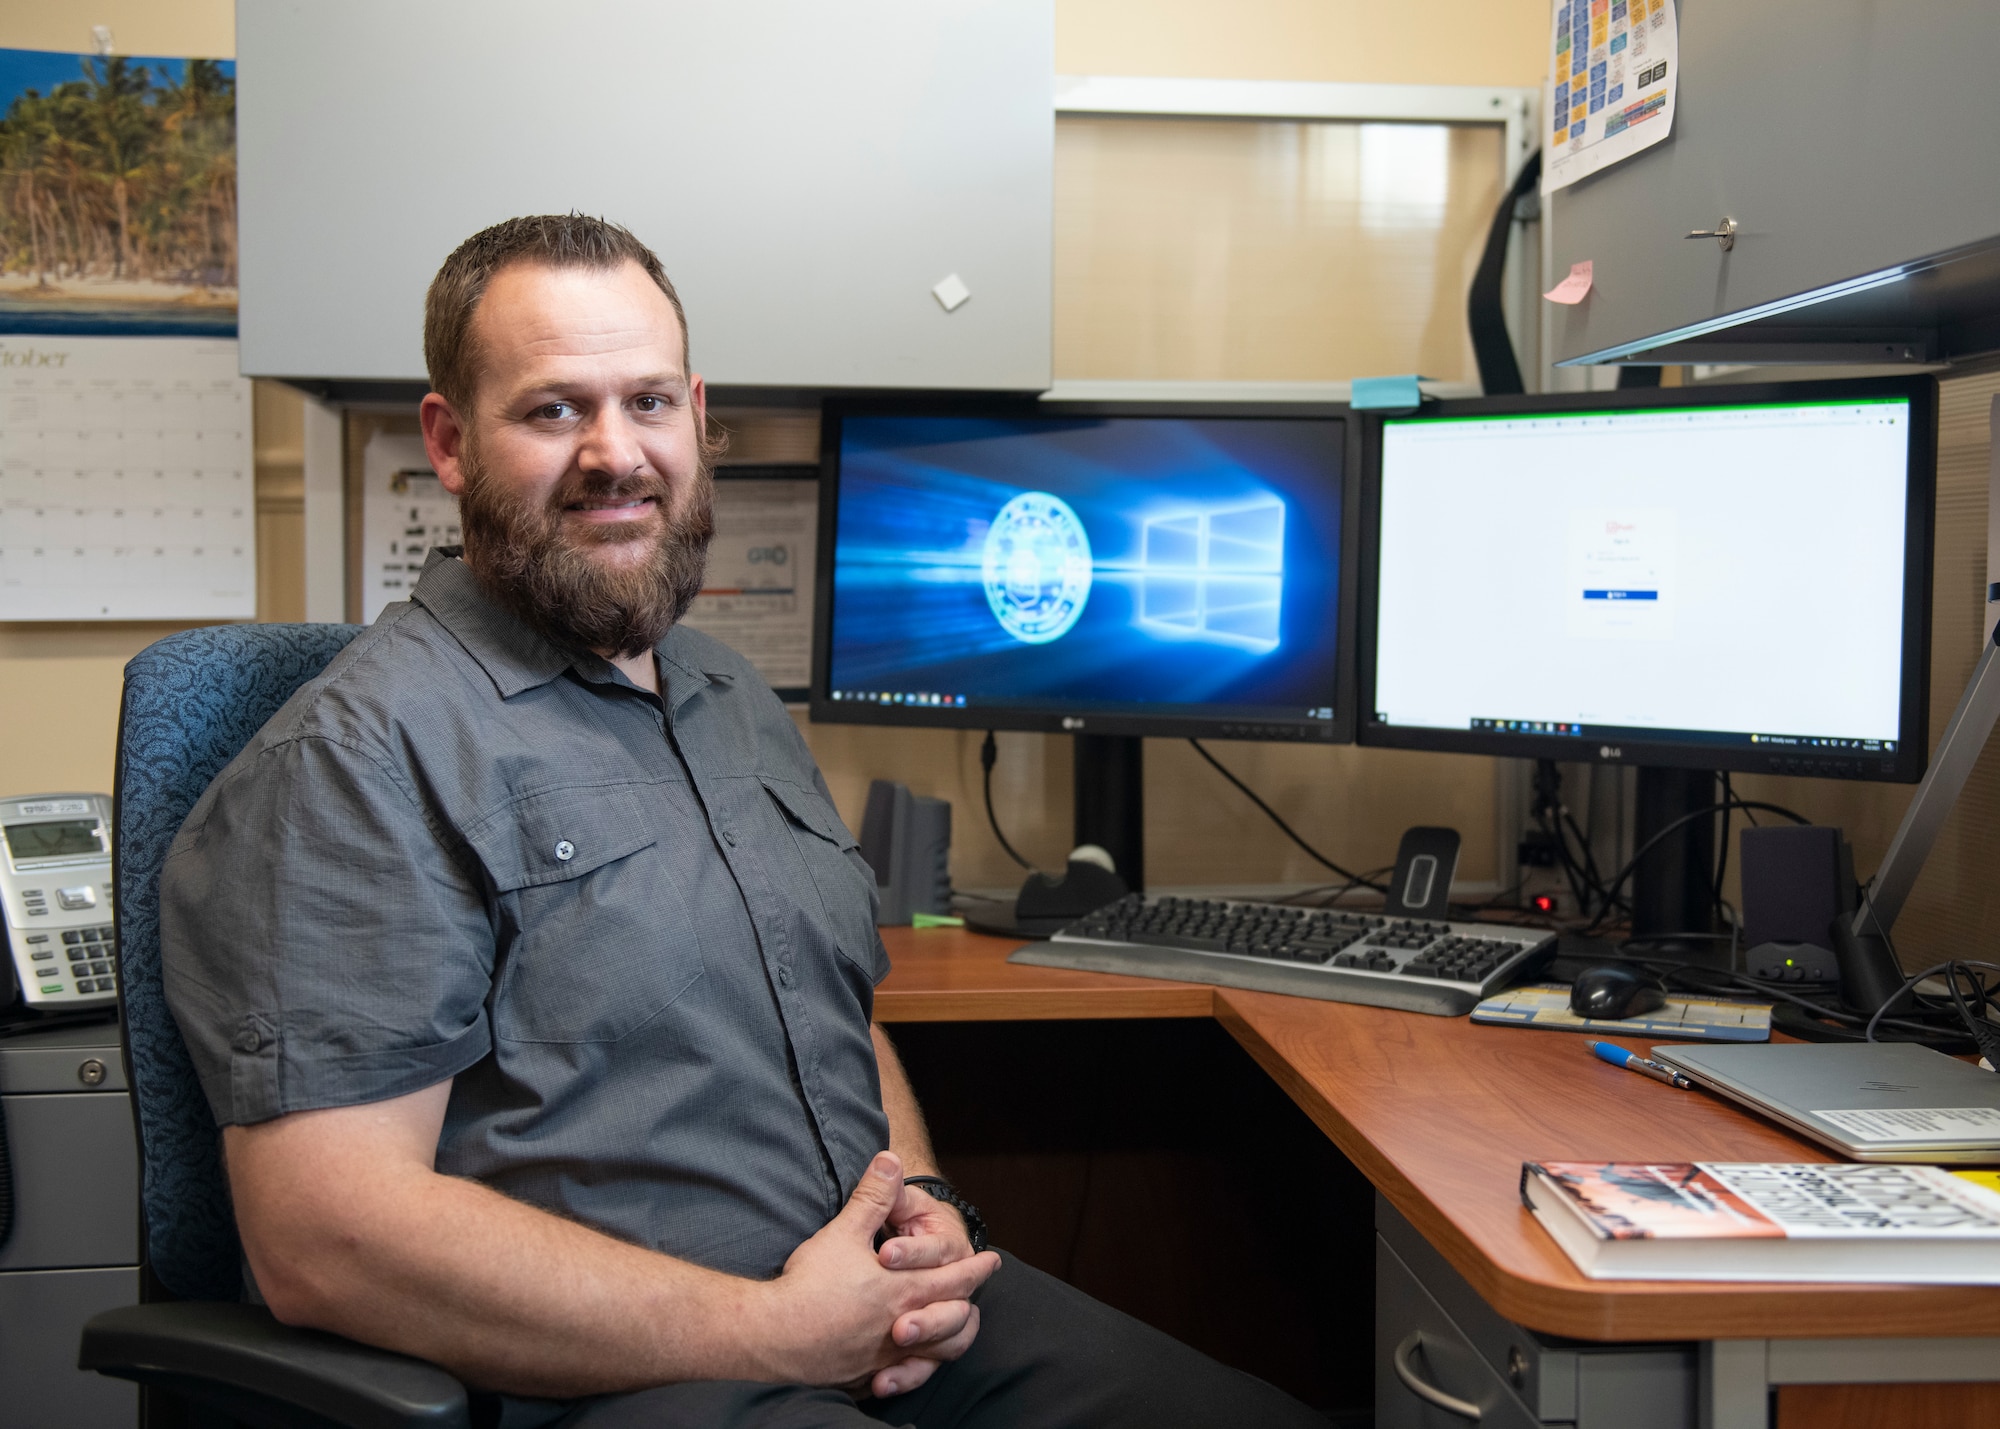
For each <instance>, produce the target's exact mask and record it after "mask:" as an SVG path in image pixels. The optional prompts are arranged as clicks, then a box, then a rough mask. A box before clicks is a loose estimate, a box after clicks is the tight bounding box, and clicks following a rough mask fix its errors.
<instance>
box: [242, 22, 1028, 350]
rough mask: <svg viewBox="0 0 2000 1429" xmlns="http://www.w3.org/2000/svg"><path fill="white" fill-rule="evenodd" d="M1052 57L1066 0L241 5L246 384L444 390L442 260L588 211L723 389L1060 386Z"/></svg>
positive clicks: (243, 284) (243, 296) (243, 280)
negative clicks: (648, 272) (435, 311)
mask: <svg viewBox="0 0 2000 1429" xmlns="http://www.w3.org/2000/svg"><path fill="white" fill-rule="evenodd" d="M1052 34H1053V20H1052V8H1051V4H1050V0H844V3H842V4H837V5H834V4H826V3H824V0H731V3H728V4H698V3H694V0H565V3H564V4H561V5H558V6H554V7H551V6H548V5H543V4H537V3H531V0H425V3H422V4H410V3H407V0H341V3H339V4H300V3H275V2H274V3H270V4H258V5H245V6H243V7H242V14H241V15H239V16H238V20H237V52H238V56H239V63H238V75H239V82H240V93H239V96H238V105H239V123H238V132H239V135H240V139H239V143H238V154H239V163H240V167H241V179H240V185H239V193H240V204H241V249H242V251H241V270H242V306H241V313H242V318H241V329H242V354H243V370H244V371H245V372H246V373H249V374H254V375H260V376H275V377H307V378H310V377H322V378H349V379H389V380H418V381H421V380H422V379H423V376H424V363H423V351H422V334H421V326H422V315H423V297H424V290H425V287H426V286H427V285H428V283H429V282H430V279H431V276H432V274H434V273H435V272H436V271H437V267H438V265H439V264H440V263H441V262H442V261H443V260H444V258H445V256H446V255H447V254H448V253H449V252H451V250H452V249H453V248H454V247H456V246H457V245H458V244H459V243H460V242H461V241H462V240H464V239H465V238H467V237H469V236H471V235H472V234H473V233H474V232H476V231H477V230H479V229H481V228H483V227H485V226H486V225H488V224H491V223H495V222H498V221H499V220H501V219H505V218H510V217H513V216H516V215H520V214H533V213H566V212H569V211H571V210H577V211H580V212H584V213H590V214H601V215H603V216H605V217H607V218H610V219H612V220H614V221H616V222H619V223H622V224H624V225H625V226H626V227H627V228H630V229H631V230H632V231H633V232H634V233H636V234H637V235H638V236H639V237H640V238H641V239H642V240H643V241H645V242H646V243H647V244H649V245H650V246H651V247H652V248H653V249H654V250H655V251H656V252H658V253H659V255H660V258H661V260H662V262H663V263H664V264H665V266H666V269H667V272H668V274H669V275H670V276H671V277H672V278H673V280H674V282H675V284H676V286H677V287H678V288H679V290H680V294H681V297H682V299H683V301H684V302H685V304H686V307H687V313H688V323H689V328H690V332H691V336H692V339H693V360H694V366H695V369H696V370H697V371H699V372H701V373H703V374H704V375H706V376H707V378H708V379H709V381H710V382H712V383H726V384H758V385H765V386H780V387H857V386H858V387H867V386H888V387H912V386H924V387H943V388H952V387H998V388H1015V389H1039V388H1042V387H1045V386H1047V385H1048V378H1049V233H1050V194H1051V184H1050V170H1051V164H1052V151H1053V135H1054V114H1053V104H1052V99H1051V85H1052V83H1053V78H1052V72H1053V58H1052V55H1053V49H1052V46H1053V39H1052ZM954 273H955V274H957V275H958V277H959V278H960V279H961V280H962V282H963V283H964V284H965V285H966V286H967V287H968V288H969V289H970V290H971V298H970V300H969V301H967V302H966V303H964V304H963V305H962V306H960V307H958V308H957V309H956V310H955V311H953V312H949V313H948V312H946V311H945V310H944V309H943V307H942V306H941V305H940V304H939V303H938V301H937V300H936V299H934V298H933V297H932V295H931V288H932V286H933V285H934V284H936V283H938V282H939V281H940V280H941V279H943V278H944V277H946V276H947V275H948V274H954Z"/></svg>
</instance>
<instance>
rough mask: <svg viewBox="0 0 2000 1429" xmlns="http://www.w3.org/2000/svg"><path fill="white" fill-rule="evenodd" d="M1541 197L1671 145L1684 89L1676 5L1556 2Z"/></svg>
mask: <svg viewBox="0 0 2000 1429" xmlns="http://www.w3.org/2000/svg"><path fill="white" fill-rule="evenodd" d="M1549 33H1550V65H1549V80H1548V87H1547V89H1546V90H1545V91H1544V92H1543V109H1542V113H1543V115H1544V116H1545V117H1544V120H1543V123H1544V125H1545V126H1546V128H1547V129H1548V133H1547V134H1546V135H1545V136H1544V137H1545V138H1546V139H1547V140H1548V143H1547V146H1546V148H1545V149H1544V150H1543V158H1542V192H1543V193H1545V194H1551V193H1554V192H1555V191H1556V190H1557V189H1560V188H1566V187H1568V186H1569V185H1570V184H1573V183H1575V182H1576V181H1577V180H1578V179H1581V178H1585V177H1587V176H1588V175H1591V174H1594V173H1596V172H1597V171H1598V170H1599V169H1602V168H1604V167H1606V166H1607V165H1610V164H1615V163H1617V162H1618V161H1619V160H1621V159H1625V158H1629V157H1631V156H1632V155H1633V154H1636V153H1638V152H1639V151H1640V150H1641V149H1648V148H1651V147H1652V146H1653V145H1655V144H1657V143H1659V142H1660V141H1661V140H1662V139H1664V138H1666V137H1667V135H1668V134H1669V133H1671V132H1672V131H1673V127H1674V93H1675V91H1676V89H1677V88H1678V87H1679V84H1680V53H1679V45H1680V29H1679V18H1678V17H1677V16H1676V14H1675V13H1674V0H1629V3H1628V0H1555V19H1554V23H1553V25H1552V26H1551V27H1550V32H1549Z"/></svg>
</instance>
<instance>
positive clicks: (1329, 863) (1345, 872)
mask: <svg viewBox="0 0 2000 1429" xmlns="http://www.w3.org/2000/svg"><path fill="white" fill-rule="evenodd" d="M1188 743H1189V744H1191V745H1193V746H1194V752H1195V753H1196V754H1199V755H1200V756H1201V757H1202V758H1203V759H1206V760H1207V761H1208V762H1209V764H1210V766H1211V767H1213V768H1214V770H1215V772H1216V773H1218V774H1220V775H1221V776H1222V777H1223V778H1225V779H1227V780H1228V781H1229V782H1230V783H1232V784H1234V785H1235V786H1236V787H1237V788H1238V789H1239V790H1241V791H1242V794H1243V797H1244V798H1246V799H1248V800H1249V801H1250V802H1251V803H1253V804H1255V805H1256V806H1257V807H1258V808H1260V809H1262V810H1263V811H1264V816H1265V817H1266V818H1268V819H1269V820H1270V821H1271V822H1272V823H1274V824H1276V825H1277V826H1278V827H1279V828H1280V829H1282V830H1283V831H1284V834H1285V837H1286V838H1288V839H1290V840H1291V841H1292V842H1293V843H1295V844H1297V845H1298V846H1299V847H1300V848H1302V849H1304V850H1305V851H1306V852H1307V853H1308V854H1309V855H1311V857H1312V859H1313V861H1314V862H1315V863H1318V864H1322V865H1324V866H1325V867H1327V868H1330V869H1332V870H1333V871H1334V872H1335V873H1337V874H1339V875H1340V876H1341V877H1342V878H1345V879H1348V880H1349V881H1350V882H1351V883H1354V884H1359V885H1361V886H1362V887H1364V888H1372V889H1374V890H1375V891H1376V892H1377V893H1387V892H1388V891H1389V890H1388V889H1387V888H1386V887H1385V886H1383V885H1382V884H1380V883H1376V882H1374V881H1373V880H1372V879H1370V878H1369V877H1368V876H1367V875H1366V874H1360V873H1356V872H1355V871H1354V870H1353V869H1351V868H1342V867H1341V866H1340V865H1339V864H1337V863H1335V862H1334V861H1333V860H1332V859H1330V858H1328V857H1327V856H1326V855H1325V854H1323V853H1321V852H1320V851H1319V850H1318V849H1316V848H1314V847H1313V846H1312V845H1311V844H1309V843H1307V842H1306V841H1305V840H1304V839H1302V838H1300V837H1299V835H1298V832H1297V831H1296V830H1295V829H1293V828H1292V826H1291V825H1290V824H1288V823H1286V822H1285V821H1284V820H1283V819H1281V818H1279V817H1278V811H1277V810H1276V809H1274V808H1272V807H1271V806H1270V805H1269V804H1267V803H1265V802H1264V801H1263V800H1262V799H1260V798H1258V797H1257V791H1256V790H1254V789H1252V788H1251V787H1250V786H1249V785H1248V784H1245V783H1244V782H1243V781H1242V780H1241V779H1238V778H1237V777H1236V776H1235V775H1234V774H1231V773H1230V772H1229V771H1228V770H1227V769H1225V768H1223V767H1222V761H1221V760H1219V759H1217V758H1216V757H1215V756H1214V755H1213V754H1210V753H1209V752H1208V751H1207V750H1206V749H1203V748H1202V747H1201V741H1200V740H1198V739H1190V740H1189V741H1188Z"/></svg>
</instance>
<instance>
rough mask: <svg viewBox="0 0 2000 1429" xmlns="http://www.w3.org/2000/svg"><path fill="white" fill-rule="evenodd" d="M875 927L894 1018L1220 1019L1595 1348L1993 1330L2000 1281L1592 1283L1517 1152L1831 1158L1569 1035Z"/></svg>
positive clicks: (1465, 1245) (1448, 1245)
mask: <svg viewBox="0 0 2000 1429" xmlns="http://www.w3.org/2000/svg"><path fill="white" fill-rule="evenodd" d="M882 936H883V940H884V942H885V943H886V944H887V945H888V949H889V955H890V957H891V959H892V960H893V962H894V965H895V970H894V971H893V972H891V973H890V975H889V977H888V978H887V979H886V980H885V981H884V982H883V983H882V985H881V987H880V988H879V989H877V991H876V1001H875V1014H876V1016H877V1018H878V1019H879V1020H881V1021H883V1022H966V1021H1014V1020H1035V1019H1082V1018H1095V1017H1207V1016H1213V1017H1214V1018H1216V1019H1217V1020H1218V1021H1220V1022H1221V1023H1222V1025H1223V1026H1224V1027H1225V1028H1227V1029H1228V1030H1229V1032H1230V1033H1231V1035H1233V1036H1234V1037H1235V1038H1236V1040H1237V1041H1238V1042H1239V1043H1240V1044H1242V1046H1243V1047H1244V1049H1245V1050H1247V1051H1248V1052H1249V1053H1250V1055H1251V1056H1252V1057H1254V1058H1255V1059H1256V1060H1257V1062H1258V1063H1259V1065H1261V1066H1262V1067H1263V1068H1264V1070H1265V1071H1266V1072H1268V1073H1269V1074H1270V1075H1271V1076H1272V1077H1273V1078H1274V1079H1275V1080H1276V1081H1277V1082H1278V1084H1279V1085H1280V1086H1282V1087H1283V1088H1284V1089H1285V1091H1286V1092H1287V1093H1288V1094H1289V1095H1290V1096H1291V1098H1292V1100H1293V1101H1294V1102H1296V1103H1297V1104H1298V1105H1299V1107H1301V1108H1302V1109H1303V1110H1304V1111H1305V1113H1306V1114H1307V1115H1308V1116H1310V1117H1311V1118H1312V1119H1313V1121H1314V1122H1315V1123H1316V1124H1317V1125H1318V1126H1319V1128H1320V1129H1321V1130H1322V1131H1324V1132H1325V1133H1326V1134H1327V1136H1328V1137H1329V1138H1331V1139H1332V1141H1333V1142H1334V1144H1335V1145H1337V1146H1339V1147H1340V1149H1341V1150H1342V1151H1343V1152H1344V1153H1345V1154H1346V1155H1347V1156H1348V1158H1349V1159H1350V1160H1352V1161H1353V1162H1354V1164H1355V1165H1357V1166H1358V1167H1360V1168H1361V1170H1362V1172H1363V1173H1364V1174H1365V1175H1366V1176H1367V1177H1368V1179H1369V1180H1370V1181H1372V1182H1373V1183H1374V1184H1375V1187H1376V1189H1377V1190H1379V1191H1381V1192H1382V1194H1383V1195H1385V1196H1387V1197H1388V1198H1389V1200H1390V1201H1391V1202H1392V1203H1393V1204H1394V1205H1395V1207H1396V1209H1397V1210H1399V1211H1400V1212H1402V1214H1403V1215H1404V1216H1406V1217H1407V1218H1408V1219H1409V1220H1410V1221H1411V1222H1412V1223H1413V1224H1415V1225H1416V1226H1417V1228H1418V1229H1419V1230H1421V1231H1422V1232H1423V1233H1424V1235H1425V1236H1426V1237H1427V1238H1428V1239H1429V1240H1430V1242H1431V1244H1433V1245H1434V1246H1436V1247H1437V1248H1438V1250H1439V1251H1440V1252H1442V1253H1443V1254H1444V1256H1445V1257H1446V1259H1448V1260H1449V1261H1450V1262H1451V1264H1452V1265H1453V1266H1454V1267H1455V1268H1456V1269H1457V1270H1458V1272H1459V1274H1461V1275H1463V1276H1464V1277H1465V1278H1466V1280H1468V1281H1469V1282H1470V1283H1471V1284H1472V1286H1473V1288H1474V1289H1476V1290H1478V1291H1479V1293H1480V1294H1481V1295H1482V1296H1484V1297H1485V1299H1486V1301H1487V1303H1488V1304H1490V1305H1492V1306H1493V1307H1494V1308H1495V1309H1496V1310H1498V1311H1499V1312H1500V1313H1501V1314H1503V1315H1505V1316H1506V1317H1507V1318H1509V1319H1511V1320H1514V1321H1516V1322H1518V1323H1520V1324H1523V1325H1527V1326H1529V1327H1530V1328H1532V1329H1536V1330H1541V1331H1544V1332H1546V1333H1549V1334H1557V1335H1568V1336H1574V1337H1576V1338H1579V1339H1590V1340H1684V1339H1685V1340H1706V1339H1738V1338H1741V1339H1762V1338H1767V1337H1773V1336H1777V1337H1783V1338H1829V1337H1831V1338H1840V1337H1848V1336H1852V1337H1857V1338H1862V1337H1868V1338H1875V1337H1883V1336H1923V1335H1937V1336H1961V1335H2000V1287H1983V1286H1896V1285H1769V1284H1757V1285H1735V1284H1713V1283H1700V1284H1693V1283H1687V1284H1672V1283H1665V1282H1658V1281H1651V1282H1647V1281H1617V1282H1612V1281H1592V1280H1586V1279H1585V1278H1584V1277H1583V1276H1582V1275H1580V1274H1578V1273H1577V1271H1576V1268H1575V1267H1574V1266H1572V1265H1571V1264H1570V1262H1569V1259H1568V1257H1567V1256H1565V1255H1564V1254H1563V1253H1562V1252H1561V1251H1560V1250H1559V1249H1557V1248H1556V1245H1555V1242H1554V1241H1552V1240H1550V1239H1549V1237H1548V1235H1547V1233H1546V1232H1544V1231H1543V1230H1542V1228H1541V1226H1540V1225H1539V1224H1537V1223H1536V1221H1535V1219H1534V1217H1533V1216H1532V1215H1530V1214H1529V1212H1528V1211H1527V1210H1526V1209H1525V1208H1524V1207H1523V1206H1522V1205H1521V1202H1520V1200H1519V1197H1518V1195H1517V1191H1516V1187H1517V1184H1518V1181H1519V1177H1520V1169H1521V1162H1523V1161H1524V1160H1528V1161H1531V1160H1540V1159H1572V1160H1593V1159H1603V1160H1615V1161H1825V1160H1830V1159H1832V1158H1830V1157H1829V1156H1828V1155H1827V1154H1826V1153H1825V1152H1824V1151H1821V1150H1820V1149H1819V1148H1817V1147H1815V1146H1813V1145H1811V1144H1810V1143H1808V1142H1805V1141H1802V1140H1800V1139H1799V1138H1797V1137H1795V1136H1792V1135H1791V1134H1790V1133H1788V1132H1786V1131H1783V1130H1781V1129H1780V1128H1778V1127H1777V1126H1774V1125H1772V1124H1771V1123H1769V1122H1766V1121H1763V1120H1761V1119H1759V1118H1757V1117H1755V1116H1752V1115H1751V1114H1749V1113H1748V1112H1745V1111H1742V1110H1739V1109H1738V1108H1736V1107H1734V1106H1731V1105H1730V1104H1728V1103H1726V1102H1722V1101H1718V1100H1716V1099H1715V1098H1713V1097H1710V1096H1707V1095H1705V1094H1703V1093H1700V1092H1684V1091H1677V1090H1675V1089H1674V1088H1672V1087H1668V1086H1662V1085H1661V1084H1660V1083H1658V1082H1653V1081H1649V1080H1648V1079H1646V1078H1644V1077H1636V1076H1633V1075H1632V1074H1631V1073H1630V1072H1625V1071H1621V1070H1619V1069H1618V1068H1616V1067H1611V1066H1607V1065H1606V1064H1605V1063H1603V1062H1599V1061H1597V1060H1596V1059H1595V1058H1593V1057H1591V1056H1589V1055H1588V1054H1587V1053H1586V1052H1585V1051H1584V1047H1583V1039H1582V1038H1581V1037H1578V1036H1575V1035H1573V1034H1566V1033H1561V1032H1544V1031H1533V1030H1528V1029H1523V1028H1516V1027H1488V1026H1475V1025H1474V1024H1472V1023H1470V1022H1468V1021H1466V1020H1465V1019H1464V1018H1450V1017H1425V1016H1421V1015H1419V1014H1415V1013H1407V1012H1393V1011H1389V1010H1387V1009H1384V1008H1376V1007H1356V1006H1352V1005H1349V1004H1346V1003H1334V1002H1316V1001H1311V1000H1308V999H1305V998H1294V997H1280V996H1277V995H1275V994H1272V993H1261V992H1239V991H1236V990H1234V989H1230V988H1211V987H1204V986H1200V985H1197V984H1189V983H1177V982H1166V981H1161V980H1155V979H1150V978H1125V977H1113V976H1110V975H1108V974H1101V973H1083V972H1072V971H1069V970H1067V969H1063V968H1038V967H1017V966H1015V965H1014V964H1011V963H1009V962H1007V961H1006V958H1007V954H1008V953H1010V952H1012V951H1013V949H1014V948H1016V947H1018V946H1019V944H1017V943H1014V942H1010V941H1008V940H1005V939H1000V938H983V937H980V936H978V935H976V934H971V933H965V932H960V931H957V930H955V929H928V930H925V931H923V932H914V931H912V930H910V929H908V928H885V929H883V930H882ZM1621 1040H1624V1041H1625V1042H1626V1045H1628V1046H1631V1047H1635V1048H1638V1047H1642V1046H1645V1045H1649V1044H1650V1041H1651V1039H1621Z"/></svg>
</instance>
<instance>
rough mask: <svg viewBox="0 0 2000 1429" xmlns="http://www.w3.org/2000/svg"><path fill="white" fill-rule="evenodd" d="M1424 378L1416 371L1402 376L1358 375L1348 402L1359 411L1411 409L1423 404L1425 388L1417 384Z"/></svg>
mask: <svg viewBox="0 0 2000 1429" xmlns="http://www.w3.org/2000/svg"><path fill="white" fill-rule="evenodd" d="M1422 380H1423V379H1422V378H1420V377H1418V376H1417V375H1416V374H1415V373H1409V374H1406V375H1404V376H1400V377H1357V378H1355V379H1354V383H1353V386H1352V388H1351V390H1350V395H1349V397H1348V402H1349V405H1351V406H1352V407H1354V408H1355V410H1357V411H1368V410H1374V411H1392V412H1393V411H1410V410H1411V409H1413V408H1416V407H1418V406H1421V405H1422V404H1423V400H1424V394H1423V389H1421V388H1420V387H1418V386H1417V383H1418V382H1420V381H1422Z"/></svg>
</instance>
